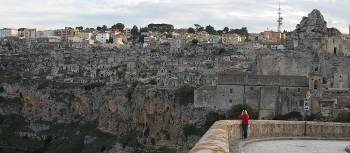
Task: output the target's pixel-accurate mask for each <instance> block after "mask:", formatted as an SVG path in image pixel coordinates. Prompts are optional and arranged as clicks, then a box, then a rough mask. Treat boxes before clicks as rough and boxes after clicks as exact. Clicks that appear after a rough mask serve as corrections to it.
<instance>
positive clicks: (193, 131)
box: [182, 124, 205, 137]
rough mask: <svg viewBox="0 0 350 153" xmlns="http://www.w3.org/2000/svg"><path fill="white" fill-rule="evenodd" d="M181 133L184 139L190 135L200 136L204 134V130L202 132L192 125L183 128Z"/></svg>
mask: <svg viewBox="0 0 350 153" xmlns="http://www.w3.org/2000/svg"><path fill="white" fill-rule="evenodd" d="M182 130H183V133H184V135H185V136H186V137H188V136H190V135H197V136H202V135H203V134H204V133H205V130H202V129H200V128H197V127H196V126H195V125H193V124H187V125H185V126H184V127H183V129H182Z"/></svg>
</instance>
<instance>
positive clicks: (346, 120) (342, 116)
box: [334, 112, 350, 123]
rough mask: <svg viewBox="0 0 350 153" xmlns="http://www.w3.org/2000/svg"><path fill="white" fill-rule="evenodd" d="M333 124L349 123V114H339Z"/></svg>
mask: <svg viewBox="0 0 350 153" xmlns="http://www.w3.org/2000/svg"><path fill="white" fill-rule="evenodd" d="M334 122H342V123H350V112H346V113H345V112H344V113H339V114H338V115H337V117H336V118H335V119H334Z"/></svg>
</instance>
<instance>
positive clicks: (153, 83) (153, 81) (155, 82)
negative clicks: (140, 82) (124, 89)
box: [149, 79, 157, 85]
mask: <svg viewBox="0 0 350 153" xmlns="http://www.w3.org/2000/svg"><path fill="white" fill-rule="evenodd" d="M149 84H151V85H156V84H157V81H156V80H154V79H152V80H150V81H149Z"/></svg>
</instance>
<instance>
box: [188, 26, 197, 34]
mask: <svg viewBox="0 0 350 153" xmlns="http://www.w3.org/2000/svg"><path fill="white" fill-rule="evenodd" d="M187 33H196V30H194V28H192V27H190V28H188V29H187Z"/></svg>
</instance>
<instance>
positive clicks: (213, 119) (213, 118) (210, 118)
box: [205, 112, 226, 129]
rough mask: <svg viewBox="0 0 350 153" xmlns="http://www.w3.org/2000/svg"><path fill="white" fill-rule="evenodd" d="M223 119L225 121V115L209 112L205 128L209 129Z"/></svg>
mask: <svg viewBox="0 0 350 153" xmlns="http://www.w3.org/2000/svg"><path fill="white" fill-rule="evenodd" d="M224 119H226V116H225V115H222V114H219V113H217V112H209V113H208V114H207V115H206V120H205V127H207V128H208V129H209V128H210V126H212V125H213V124H214V123H215V122H216V121H219V120H224Z"/></svg>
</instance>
